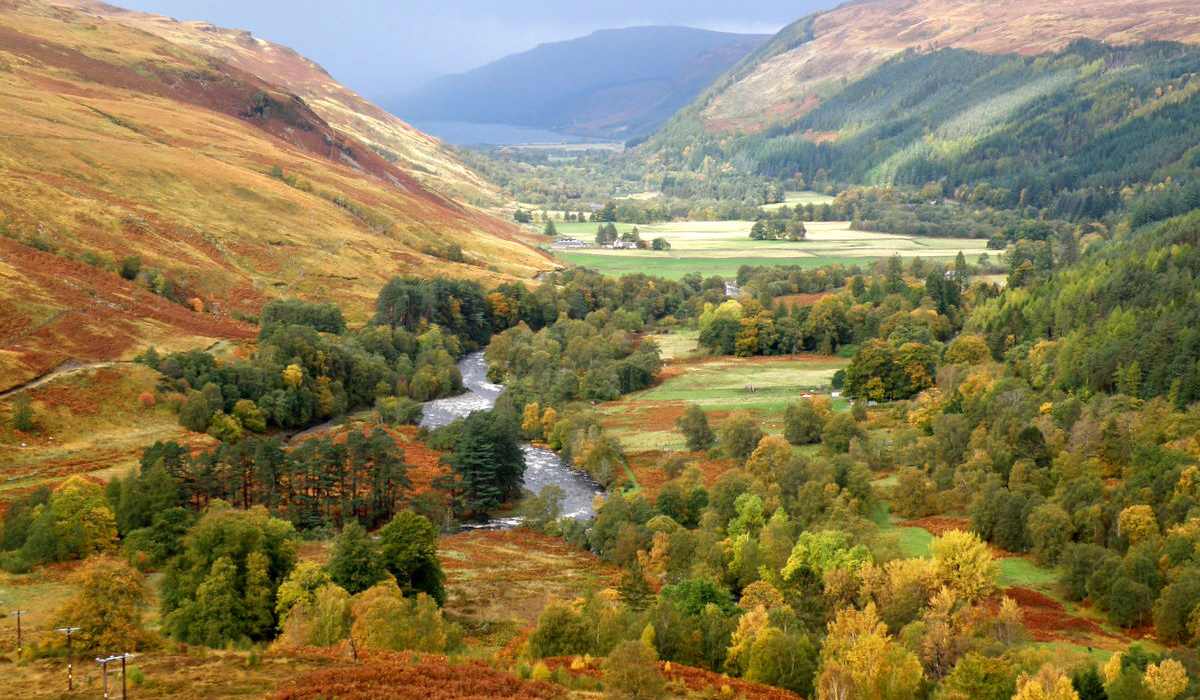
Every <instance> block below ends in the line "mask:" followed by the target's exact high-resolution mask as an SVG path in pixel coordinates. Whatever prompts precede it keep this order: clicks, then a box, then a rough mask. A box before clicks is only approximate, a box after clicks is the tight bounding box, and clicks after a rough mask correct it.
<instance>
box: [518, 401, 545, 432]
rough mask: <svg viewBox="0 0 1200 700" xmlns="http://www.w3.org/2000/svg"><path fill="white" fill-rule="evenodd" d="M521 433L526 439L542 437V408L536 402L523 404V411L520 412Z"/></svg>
mask: <svg viewBox="0 0 1200 700" xmlns="http://www.w3.org/2000/svg"><path fill="white" fill-rule="evenodd" d="M521 432H522V433H523V434H524V435H525V436H526V437H531V438H540V437H542V407H541V406H538V403H537V401H533V402H531V403H527V404H525V410H523V411H522V412H521Z"/></svg>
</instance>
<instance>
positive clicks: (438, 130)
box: [411, 121, 608, 146]
mask: <svg viewBox="0 0 1200 700" xmlns="http://www.w3.org/2000/svg"><path fill="white" fill-rule="evenodd" d="M411 123H412V125H413V126H415V127H417V128H418V129H420V130H421V131H424V132H425V133H427V134H432V135H433V136H436V137H438V138H439V139H442V140H443V141H447V142H449V143H453V144H456V145H458V146H478V145H487V146H513V145H516V144H524V143H608V142H607V141H604V140H601V139H589V138H583V137H580V136H567V135H565V134H560V133H558V132H556V131H550V130H549V129H535V128H532V127H527V126H513V125H512V124H475V123H472V122H443V121H420V122H417V121H414V122H411Z"/></svg>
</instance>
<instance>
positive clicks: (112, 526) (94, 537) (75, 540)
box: [21, 476, 117, 563]
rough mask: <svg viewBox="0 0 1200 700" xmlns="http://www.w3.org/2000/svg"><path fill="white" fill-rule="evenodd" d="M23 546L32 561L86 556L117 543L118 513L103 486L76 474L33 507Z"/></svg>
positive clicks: (24, 553) (22, 549) (25, 558)
mask: <svg viewBox="0 0 1200 700" xmlns="http://www.w3.org/2000/svg"><path fill="white" fill-rule="evenodd" d="M30 515H31V523H30V526H29V533H28V535H27V536H26V539H25V542H24V544H23V545H22V547H21V556H22V558H23V559H24V560H25V561H27V562H30V563H36V562H42V561H59V560H63V559H70V558H77V559H83V558H85V557H87V556H89V555H91V554H95V553H104V552H111V551H113V550H115V549H116V546H117V523H116V516H115V515H114V514H113V512H112V510H111V509H110V507H109V502H108V500H107V499H106V498H105V497H104V492H103V491H102V490H101V488H100V486H98V485H97V484H94V483H92V482H90V481H88V480H87V479H84V478H83V477H81V476H73V477H71V478H69V479H67V480H66V481H64V482H63V483H62V484H60V485H59V486H58V487H57V488H55V489H54V491H52V492H51V493H50V499H49V502H47V503H46V504H45V505H43V506H38V507H35V508H34V509H33V511H32V513H31V514H30Z"/></svg>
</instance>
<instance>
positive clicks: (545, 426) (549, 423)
mask: <svg viewBox="0 0 1200 700" xmlns="http://www.w3.org/2000/svg"><path fill="white" fill-rule="evenodd" d="M556 425H558V411H555V410H554V407H553V406H551V407H549V408H547V409H546V412H545V413H543V414H542V435H543V436H545V437H546V438H549V437H550V434H551V433H553V432H554V426H556Z"/></svg>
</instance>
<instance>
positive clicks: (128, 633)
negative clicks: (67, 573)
mask: <svg viewBox="0 0 1200 700" xmlns="http://www.w3.org/2000/svg"><path fill="white" fill-rule="evenodd" d="M73 584H74V585H73V590H74V591H75V595H74V597H73V598H71V599H70V600H68V601H67V602H66V603H65V604H63V606H62V607H61V608H59V609H58V612H56V613H55V615H54V622H53V626H54V627H79V628H80V631H79V632H78V633H77V634H76V636H75V637H74V640H75V641H74V643H75V644H76V645H77V647H76V648H78V649H84V650H109V649H125V650H128V651H139V650H142V649H145V648H147V646H149V645H151V644H153V638H152V636H151V635H150V634H148V633H147V632H146V630H145V628H144V627H143V625H142V609H143V608H144V607H145V605H146V598H147V596H148V593H149V592H148V589H147V588H146V580H145V577H143V576H142V574H140V573H139V572H138V571H137V570H136V569H134V568H133V567H131V566H129V565H128V564H126V563H124V562H122V561H119V560H117V559H113V558H112V557H108V556H99V557H93V558H92V559H89V560H88V561H87V563H86V564H84V565H83V566H82V567H81V568H80V569H79V570H78V571H77V572H75V574H74V580H73Z"/></svg>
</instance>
